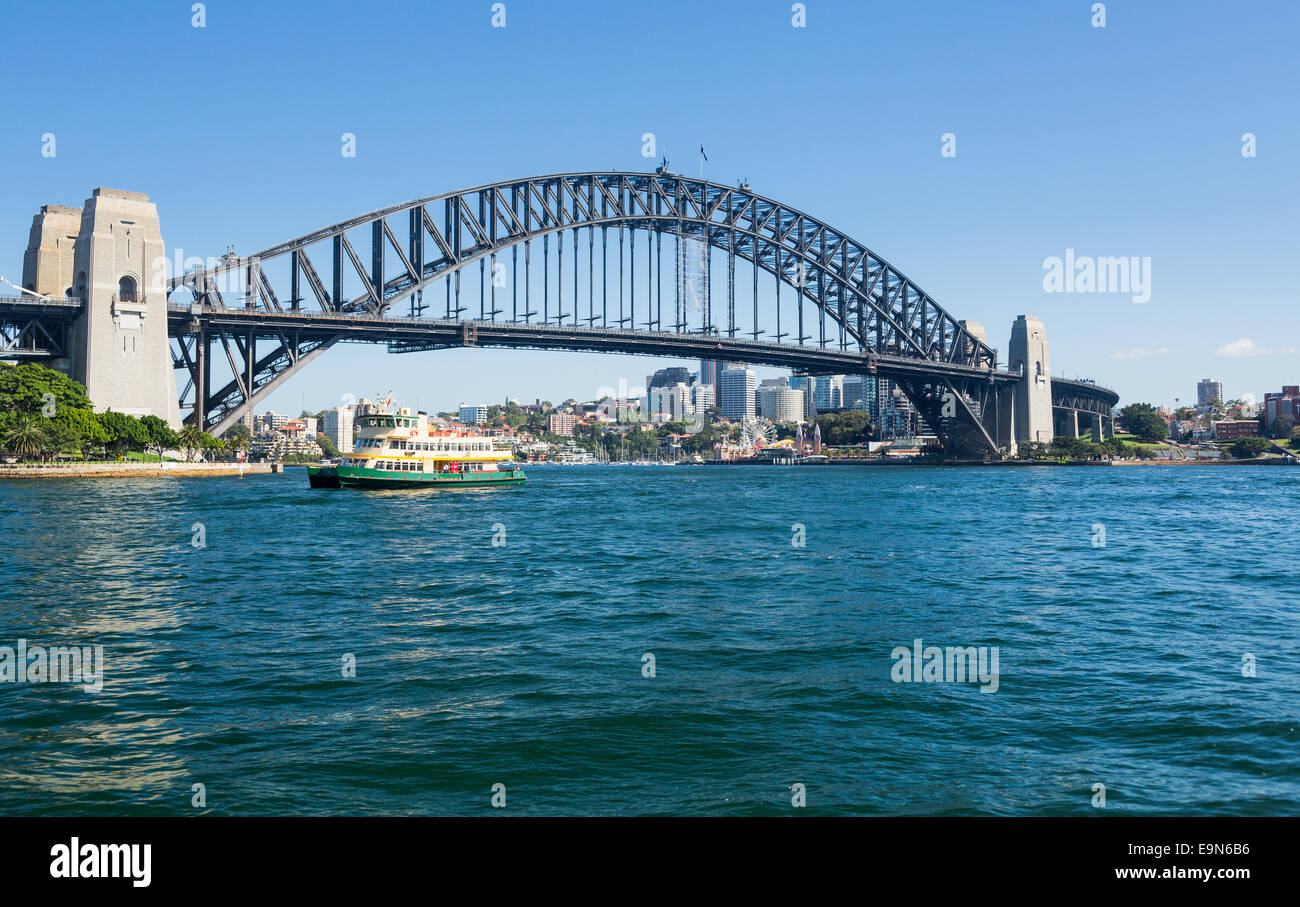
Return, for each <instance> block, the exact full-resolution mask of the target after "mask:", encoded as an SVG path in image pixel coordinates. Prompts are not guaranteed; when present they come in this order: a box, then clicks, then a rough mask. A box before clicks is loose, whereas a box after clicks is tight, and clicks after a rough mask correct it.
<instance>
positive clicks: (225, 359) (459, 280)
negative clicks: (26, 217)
mask: <svg viewBox="0 0 1300 907" xmlns="http://www.w3.org/2000/svg"><path fill="white" fill-rule="evenodd" d="M133 237H134V239H135V242H136V248H135V249H134V250H133V249H132V245H131V243H132V238H133ZM358 250H359V251H358ZM92 251H93V253H94V254H92ZM163 253H164V247H163V244H162V239H161V235H160V233H159V231H158V228H157V213H156V211H155V210H154V208H153V205H152V204H149V203H148V199H147V196H144V195H143V194H141V193H131V192H121V191H118V190H103V189H100V190H95V195H94V196H93V197H92V198H91V199H88V200H87V203H86V207H85V208H84V209H64V208H59V207H58V206H46V207H45V208H42V210H41V213H40V214H38V215H37V217H36V220H35V222H34V223H33V227H32V238H31V241H30V243H29V247H28V250H27V258H26V259H25V260H24V278H23V279H24V290H25V291H26V292H25V293H24V295H22V296H16V297H5V298H0V357H4V358H33V359H42V358H43V359H48V360H52V361H53V363H54V364H55V365H56V367H60V368H63V369H64V370H66V371H68V372H69V373H70V374H72V375H73V376H74V377H77V378H78V379H79V380H83V381H84V382H85V383H87V387H88V390H89V392H90V395H91V398H92V400H94V401H95V403H96V405H97V407H98V408H101V409H103V408H109V407H110V406H111V408H114V409H117V410H119V411H127V412H130V411H132V405H131V404H132V403H134V404H135V409H137V410H139V409H147V410H151V411H154V410H158V409H160V408H162V407H163V405H164V404H163V403H161V402H158V401H159V395H158V393H155V394H154V395H153V396H152V397H150V398H149V400H148V401H146V400H145V397H144V396H141V395H142V394H143V393H144V391H143V390H141V387H142V386H143V385H148V384H150V383H151V382H152V383H158V384H159V385H160V389H159V393H161V394H162V395H163V396H165V397H167V398H168V399H167V400H166V401H165V405H166V406H167V407H168V411H170V412H173V413H175V414H177V415H178V416H180V417H183V419H184V421H186V422H187V423H190V424H194V425H198V426H200V427H202V428H203V429H205V430H207V431H210V432H213V433H214V434H220V433H221V432H224V431H225V430H226V429H227V428H229V427H230V426H231V425H233V424H234V423H235V422H236V421H238V420H239V419H240V418H242V417H243V416H244V415H245V413H247V412H248V411H249V410H250V408H251V407H252V406H254V405H256V403H257V402H258V401H259V400H260V399H262V398H263V397H264V396H265V395H267V394H268V393H270V392H271V391H273V390H275V389H276V388H277V387H279V386H281V385H282V384H283V383H284V382H285V381H287V380H288V379H289V378H290V377H291V376H292V375H294V374H295V373H296V372H297V371H298V370H299V369H302V368H303V367H305V366H306V365H308V364H309V363H311V362H313V361H315V360H316V359H318V358H321V357H322V356H324V355H325V354H326V353H327V352H328V351H329V350H330V349H331V348H333V347H334V346H335V345H336V344H338V343H346V342H365V343H383V344H386V345H387V348H388V350H389V351H390V352H393V353H407V352H418V351H427V350H439V349H447V348H452V347H474V346H482V347H506V348H530V349H554V350H574V351H590V352H605V353H631V354H643V355H653V356H659V357H690V358H699V359H713V360H719V361H735V362H745V363H749V364H758V365H770V366H780V367H788V368H790V369H793V370H795V371H797V372H799V373H802V374H810V375H816V374H855V375H868V376H875V377H877V378H879V379H882V380H883V379H888V380H890V381H892V382H893V383H894V385H895V386H896V387H897V388H898V389H900V390H901V392H902V393H903V394H904V395H905V396H906V397H907V399H908V400H910V401H911V403H912V404H913V405H914V406H915V407H916V409H917V410H918V412H919V413H920V415H921V416H922V418H923V419H924V420H925V422H926V424H927V425H928V426H929V427H930V429H931V430H932V431H934V433H935V434H936V435H937V436H938V438H939V439H940V442H941V443H942V444H943V445H944V447H945V449H946V450H948V451H949V452H951V453H964V454H991V453H992V454H996V453H998V452H1005V451H1008V450H1014V449H1015V446H1016V443H1017V442H1020V443H1024V442H1025V441H1030V440H1034V441H1042V440H1050V438H1051V436H1052V435H1053V434H1071V435H1076V436H1077V435H1078V434H1079V431H1080V427H1079V426H1080V423H1079V418H1080V416H1083V417H1084V418H1085V419H1088V420H1090V421H1091V422H1092V428H1093V432H1094V435H1095V436H1102V435H1103V433H1104V432H1105V430H1106V425H1107V423H1108V421H1109V419H1110V414H1111V410H1112V407H1113V406H1114V405H1115V404H1116V402H1117V401H1118V395H1117V394H1115V393H1114V392H1113V391H1111V390H1108V389H1106V388H1104V387H1101V386H1099V385H1097V384H1095V383H1092V382H1090V381H1082V380H1079V381H1065V380H1062V379H1060V378H1051V375H1050V371H1049V370H1048V363H1047V344H1046V339H1045V337H1044V336H1043V335H1042V324H1041V322H1039V321H1038V320H1037V319H1032V318H1031V319H1028V320H1027V321H1026V319H1025V318H1024V317H1022V319H1021V320H1020V321H1019V322H1017V324H1016V325H1015V326H1014V327H1013V331H1012V341H1011V348H1010V349H1009V355H1008V357H1007V359H1006V364H1005V366H1004V367H1001V368H1000V367H999V363H998V354H997V352H996V351H995V350H994V349H993V348H992V347H990V346H989V345H988V343H987V340H986V336H985V333H984V330H983V328H982V326H980V325H979V324H978V323H977V322H975V321H971V320H959V319H958V318H957V317H956V316H955V315H954V314H952V313H951V312H950V311H949V310H948V309H947V308H945V307H944V306H941V305H940V304H939V303H938V302H936V301H935V300H934V299H933V298H932V297H930V296H929V295H928V294H927V293H925V292H924V291H923V290H922V289H921V288H920V287H919V286H918V285H917V283H916V282H914V281H913V280H912V279H910V278H909V277H908V276H906V275H904V274H902V273H901V272H899V271H898V270H897V269H896V268H894V267H893V266H892V265H890V264H889V262H887V261H885V260H884V259H883V258H881V257H880V256H879V255H878V254H876V253H875V252H873V251H872V250H871V249H869V248H867V247H866V246H865V245H864V244H862V243H861V242H858V241H857V240H855V239H853V238H852V237H850V236H848V235H847V233H845V232H844V231H841V230H837V229H836V228H834V227H832V226H830V225H828V224H826V223H824V222H822V221H819V220H817V219H816V218H814V217H812V216H811V215H809V214H806V213H804V212H803V211H800V210H798V209H796V208H794V207H792V206H789V205H785V204H782V203H781V202H778V201H775V200H773V199H770V198H766V197H764V196H761V195H758V194H757V193H755V192H754V191H752V190H751V188H750V187H749V186H748V185H746V184H744V183H741V184H740V185H737V186H726V185H722V184H719V183H713V182H709V181H706V180H703V179H694V178H690V177H686V176H683V175H681V174H679V173H675V172H673V171H671V170H669V169H667V166H666V165H665V166H663V167H661V168H659V169H658V170H656V171H654V172H652V173H636V172H614V171H608V172H585V173H565V174H554V175H548V176H538V177H531V178H525V179H515V180H509V181H505V182H500V183H492V184H488V185H483V186H477V187H474V188H472V189H466V190H462V191H457V192H448V193H444V194H441V195H435V196H430V197H427V198H421V199H417V200H414V201H410V202H406V203H404V204H400V205H394V206H392V207H389V208H384V209H380V210H377V211H372V212H369V213H367V214H362V215H360V216H357V217H354V218H351V219H349V220H346V221H343V222H341V223H337V224H333V225H331V226H328V227H325V228H323V229H320V230H317V231H315V232H313V233H310V234H308V235H306V236H301V237H298V238H297V239H292V240H289V241H287V242H284V243H281V244H279V245H276V246H272V247H270V248H268V249H265V250H263V251H261V252H258V253H256V254H254V255H247V256H240V255H236V254H234V253H233V252H232V253H228V254H226V255H224V256H221V257H219V258H213V259H208V260H206V261H205V262H204V263H202V264H199V265H197V266H195V267H192V268H190V269H189V270H187V271H186V272H185V273H184V274H182V275H180V276H170V277H169V276H167V275H166V273H165V270H164V268H165V262H166V258H165V254H163ZM665 258H666V260H665ZM164 324H165V329H166V335H165V338H164V336H163V334H162V329H163V325H164ZM133 331H134V332H136V333H131V332H133ZM151 332H152V333H151ZM151 338H152V339H151ZM151 344H152V345H151ZM119 346H120V347H121V353H120V354H119V351H118V347H119ZM142 349H143V350H145V351H146V352H145V353H144V354H141V352H140V351H141V350H142ZM150 349H153V350H155V351H156V354H155V355H152V356H151V354H149V353H148V352H147V351H148V350H150ZM164 358H165V360H166V361H165V362H163V361H162V360H163V359H164ZM214 366H215V372H216V374H215V375H214ZM163 369H165V370H166V371H167V375H166V380H165V381H160V379H159V375H160V374H161V370H163ZM173 370H174V371H173ZM97 385H98V386H97ZM105 397H107V398H108V399H104V398H105ZM117 398H121V399H120V400H119V399H117ZM173 400H174V401H175V404H176V405H175V406H174V407H172V405H171V402H172V401H173ZM142 401H144V402H142ZM150 401H152V402H150ZM114 404H117V405H114ZM156 414H158V415H163V416H166V413H165V412H156Z"/></svg>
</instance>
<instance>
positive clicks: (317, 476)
mask: <svg viewBox="0 0 1300 907" xmlns="http://www.w3.org/2000/svg"><path fill="white" fill-rule="evenodd" d="M307 481H308V482H309V483H311V487H312V488H338V487H339V477H338V473H337V472H336V469H335V467H333V466H308V467H307Z"/></svg>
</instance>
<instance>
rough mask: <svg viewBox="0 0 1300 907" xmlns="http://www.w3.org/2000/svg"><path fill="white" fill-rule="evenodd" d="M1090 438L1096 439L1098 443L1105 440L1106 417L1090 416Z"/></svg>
mask: <svg viewBox="0 0 1300 907" xmlns="http://www.w3.org/2000/svg"><path fill="white" fill-rule="evenodd" d="M1092 440H1094V441H1096V442H1097V443H1098V444H1100V443H1101V442H1102V441H1105V440H1106V417H1105V416H1093V417H1092Z"/></svg>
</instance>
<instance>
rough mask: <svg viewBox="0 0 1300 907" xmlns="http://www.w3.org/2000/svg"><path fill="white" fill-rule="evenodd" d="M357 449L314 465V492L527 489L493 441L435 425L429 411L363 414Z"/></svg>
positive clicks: (311, 478) (520, 473)
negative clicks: (488, 487) (334, 461)
mask: <svg viewBox="0 0 1300 907" xmlns="http://www.w3.org/2000/svg"><path fill="white" fill-rule="evenodd" d="M356 425H357V442H356V449H355V450H354V451H353V452H352V453H349V454H344V455H343V456H342V458H340V460H339V462H338V463H337V464H336V465H334V466H333V467H330V466H320V467H309V468H308V470H307V477H308V480H309V481H310V483H311V486H312V487H313V488H323V487H324V488H329V487H335V488H338V487H341V488H470V487H480V486H484V485H522V484H523V482H524V471H523V470H522V469H521V468H519V466H518V465H516V464H514V463H512V462H506V461H509V460H510V459H511V455H510V453H509V452H507V451H502V450H497V449H496V448H495V447H494V446H493V444H492V439H491V438H488V437H485V436H484V435H481V434H479V433H478V432H476V431H473V430H471V429H469V428H438V427H437V426H436V425H434V426H430V425H429V417H428V416H427V415H425V414H424V413H412V412H411V411H410V410H409V409H406V408H402V409H398V410H397V411H396V412H378V413H370V414H367V415H364V416H358V417H357V420H356Z"/></svg>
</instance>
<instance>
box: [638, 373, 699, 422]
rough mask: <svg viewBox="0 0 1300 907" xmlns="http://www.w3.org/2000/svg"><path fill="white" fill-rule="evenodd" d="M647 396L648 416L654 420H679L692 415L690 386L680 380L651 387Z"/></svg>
mask: <svg viewBox="0 0 1300 907" xmlns="http://www.w3.org/2000/svg"><path fill="white" fill-rule="evenodd" d="M649 398H650V418H651V419H652V420H653V421H655V422H668V421H671V420H680V419H685V418H686V417H687V416H691V415H694V408H693V407H692V406H691V391H690V388H688V387H687V386H686V385H685V384H682V383H680V382H679V383H677V384H673V385H671V386H666V387H656V388H653V389H652V390H651V391H650V394H649Z"/></svg>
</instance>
